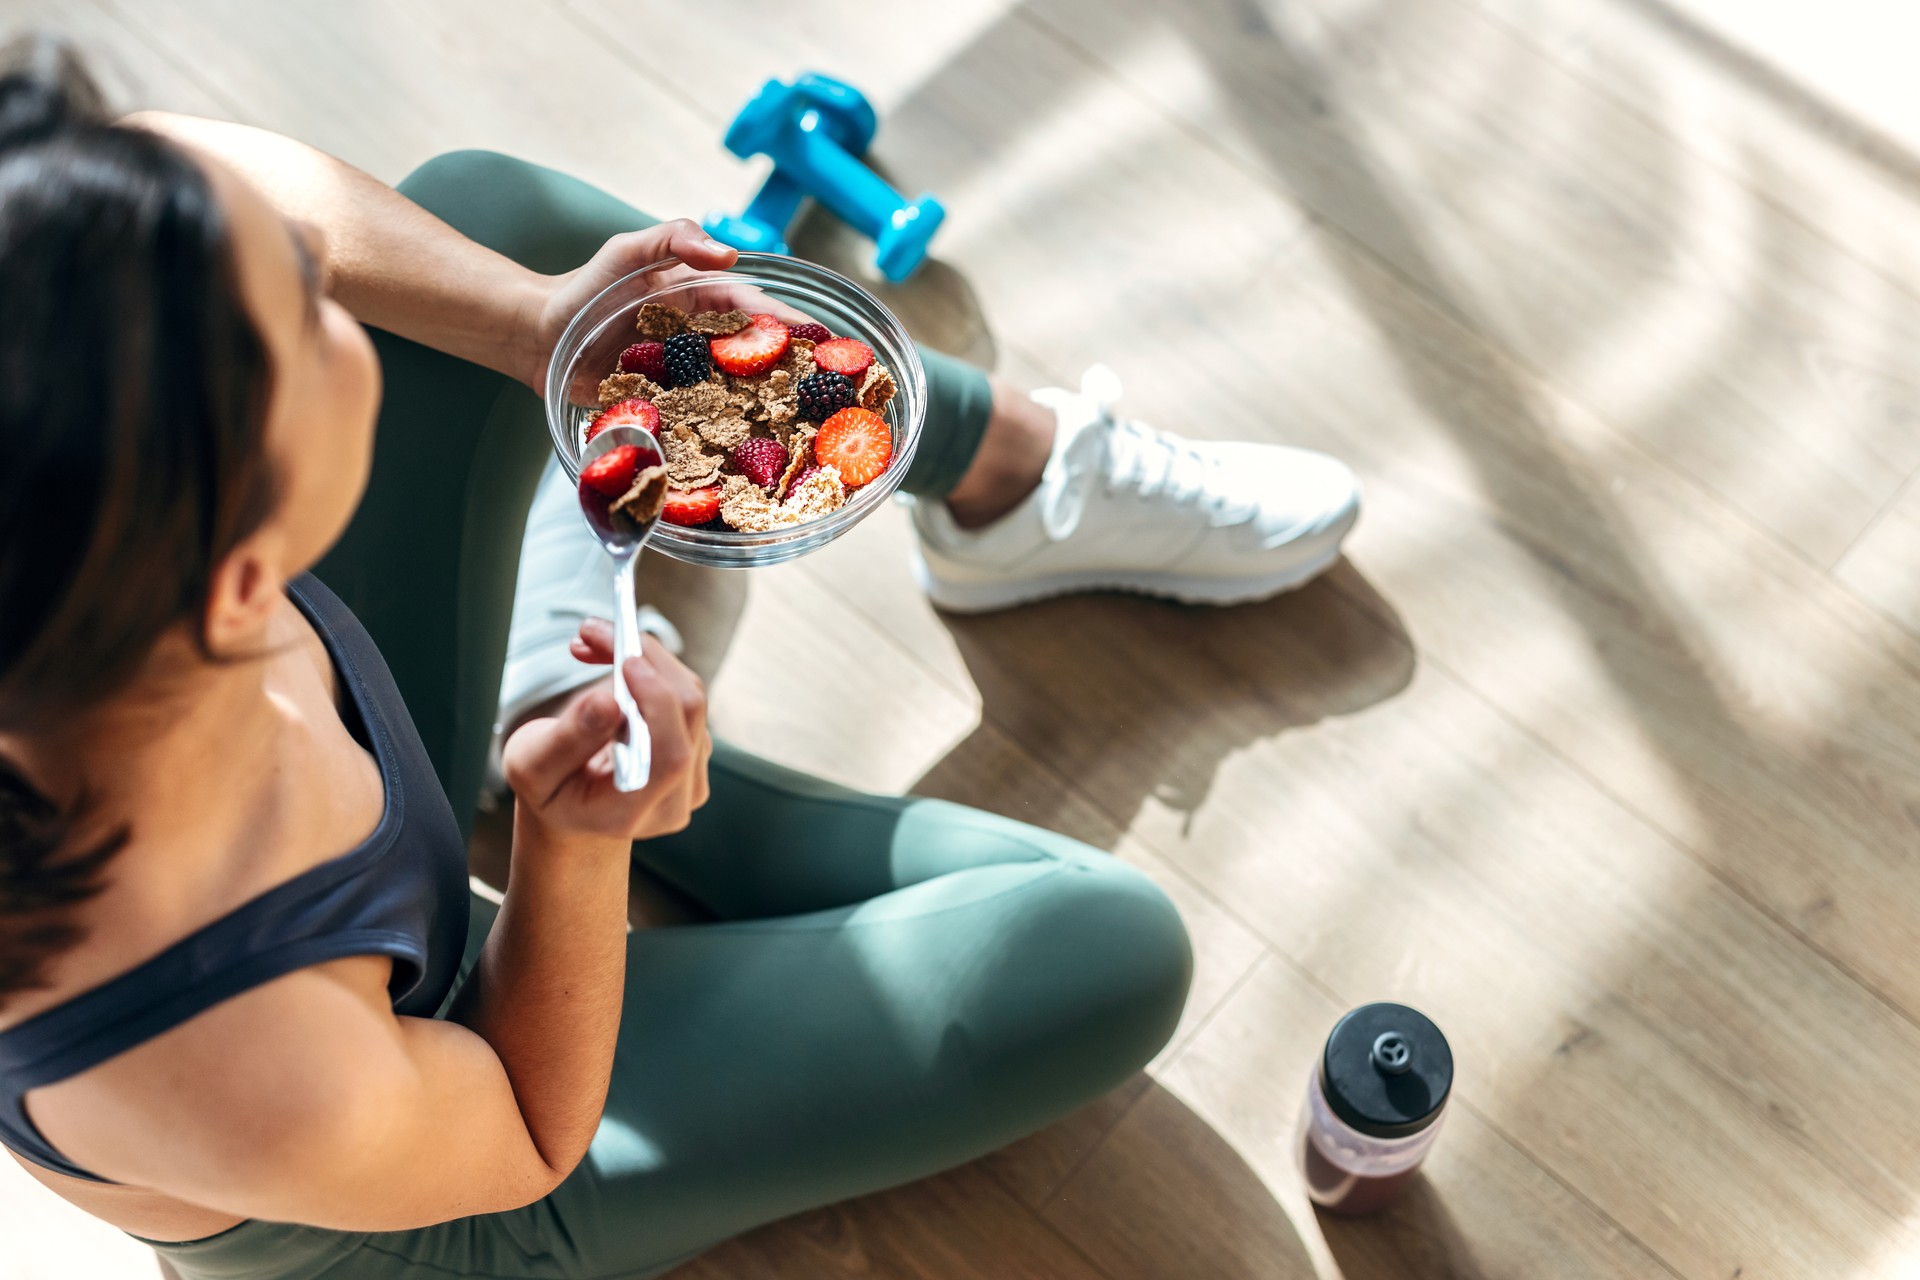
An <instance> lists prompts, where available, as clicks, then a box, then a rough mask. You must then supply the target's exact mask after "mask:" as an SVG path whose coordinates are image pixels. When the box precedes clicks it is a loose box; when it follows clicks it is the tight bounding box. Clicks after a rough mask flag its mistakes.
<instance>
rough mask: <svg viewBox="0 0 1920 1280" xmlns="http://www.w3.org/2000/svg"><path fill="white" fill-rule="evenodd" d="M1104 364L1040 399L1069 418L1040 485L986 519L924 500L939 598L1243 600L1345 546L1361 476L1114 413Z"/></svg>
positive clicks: (965, 603)
mask: <svg viewBox="0 0 1920 1280" xmlns="http://www.w3.org/2000/svg"><path fill="white" fill-rule="evenodd" d="M1119 396H1120V381H1119V379H1118V378H1116V377H1114V375H1113V373H1112V372H1111V371H1110V370H1109V369H1107V368H1106V367H1105V366H1104V365H1095V366H1094V367H1093V368H1091V369H1089V370H1087V372H1086V374H1085V375H1084V376H1083V377H1082V379H1081V382H1080V390H1079V391H1078V392H1072V391H1067V390H1064V389H1062V388H1059V387H1051V388H1048V389H1046V390H1043V391H1036V392H1034V393H1033V398H1034V399H1035V400H1036V401H1038V402H1039V403H1041V404H1044V405H1047V406H1049V407H1050V408H1052V409H1053V410H1054V412H1055V414H1056V415H1057V416H1058V419H1059V427H1058V430H1057V432H1056V434H1055V436H1054V441H1053V456H1052V457H1051V458H1050V459H1048V461H1047V467H1046V470H1045V471H1044V472H1043V473H1041V477H1040V486H1039V488H1037V489H1035V490H1034V492H1033V493H1032V494H1031V495H1030V496H1029V497H1028V498H1027V499H1026V500H1025V501H1024V502H1022V503H1021V504H1020V505H1019V506H1017V507H1015V508H1014V509H1013V510H1012V511H1010V512H1008V513H1007V514H1006V515H1004V516H1002V517H1001V518H1000V519H998V520H995V521H994V522H993V523H992V524H989V525H986V526H985V527H983V528H980V529H972V530H968V529H962V528H961V527H960V526H959V525H958V524H956V523H954V519H953V516H952V515H951V513H949V512H948V510H947V504H946V503H944V502H939V501H935V500H931V499H924V500H920V501H916V502H915V503H914V506H913V523H914V527H915V528H916V529H917V530H918V532H919V535H920V536H919V538H918V540H917V541H918V546H917V547H916V548H915V551H916V554H915V557H914V569H915V572H916V573H917V574H918V576H919V579H920V585H921V586H922V587H923V588H924V589H925V590H926V593H927V594H928V595H929V596H930V597H932V599H933V602H934V604H936V605H938V606H939V607H940V608H942V609H947V610H950V611H953V612H957V613H979V612H985V611H986V610H989V609H1002V608H1005V607H1007V606H1008V605H1014V604H1019V603H1021V602H1023V601H1027V600H1039V599H1042V598H1044V597H1047V596H1056V595H1063V594H1065V593H1067V592H1070V591H1101V590H1112V591H1137V592H1142V593H1144V594H1147V595H1156V596H1170V597H1172V598H1173V599H1175V600H1182V601H1185V602H1187V603H1189V604H1234V603H1238V602H1241V601H1246V600H1258V599H1261V598H1263V597H1265V596H1270V595H1274V594H1276V593H1278V592H1281V591H1286V590H1289V589H1291V588H1293V587H1298V586H1301V585H1302V584H1304V583H1305V582H1307V580H1308V579H1310V578H1312V577H1314V576H1315V575H1316V574H1318V573H1320V572H1321V571H1322V570H1324V569H1326V568H1327V567H1328V566H1329V565H1331V564H1332V563H1333V562H1334V561H1335V560H1336V559H1338V558H1339V556H1340V543H1341V540H1342V539H1344V538H1345V537H1346V536H1347V532H1348V530H1350V529H1352V528H1353V525H1354V521H1355V520H1357V519H1358V518H1359V515H1360V482H1359V480H1358V479H1357V478H1355V476H1354V474H1353V472H1352V471H1350V470H1348V469H1347V467H1346V464H1344V463H1342V462H1340V461H1339V460H1338V459H1335V458H1330V457H1328V456H1327V455H1326V454H1324V453H1315V452H1313V451H1312V450H1309V449H1293V448H1288V447H1286V446H1283V445H1272V444H1228V443H1214V442H1212V441H1200V440H1187V439H1184V438H1182V437H1180V436H1177V435H1174V434H1172V433H1171V432H1167V431H1156V430H1154V429H1153V428H1152V427H1148V426H1146V425H1144V424H1142V423H1138V422H1129V421H1127V420H1126V419H1124V418H1116V417H1115V416H1114V415H1113V410H1112V404H1113V402H1114V401H1115V400H1117V399H1119Z"/></svg>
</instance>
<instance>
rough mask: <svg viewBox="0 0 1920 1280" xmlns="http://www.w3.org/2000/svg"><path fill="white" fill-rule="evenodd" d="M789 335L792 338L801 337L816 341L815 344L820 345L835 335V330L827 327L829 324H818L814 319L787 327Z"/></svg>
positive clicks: (812, 341) (808, 340)
mask: <svg viewBox="0 0 1920 1280" xmlns="http://www.w3.org/2000/svg"><path fill="white" fill-rule="evenodd" d="M787 336H788V337H790V338H799V339H802V340H803V341H806V342H811V343H814V344H815V345H818V344H820V343H822V342H825V341H826V340H827V339H828V338H831V337H832V336H833V330H831V329H829V328H827V326H825V325H823V324H816V323H814V322H813V321H811V320H809V321H808V322H807V323H805V324H796V325H791V326H789V327H788V329H787Z"/></svg>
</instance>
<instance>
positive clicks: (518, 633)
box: [486, 458, 681, 791]
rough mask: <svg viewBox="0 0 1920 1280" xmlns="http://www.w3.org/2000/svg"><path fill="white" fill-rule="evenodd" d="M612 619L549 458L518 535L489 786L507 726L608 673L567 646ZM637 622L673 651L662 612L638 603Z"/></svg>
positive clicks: (609, 565)
mask: <svg viewBox="0 0 1920 1280" xmlns="http://www.w3.org/2000/svg"><path fill="white" fill-rule="evenodd" d="M612 616H613V562H612V561H611V560H609V559H607V553H606V552H605V551H604V550H603V549H602V548H601V546H600V544H599V543H598V542H596V541H594V537H593V534H592V533H590V532H588V530H587V522H586V521H585V520H582V519H581V518H580V498H579V494H578V493H577V492H576V491H575V490H574V487H573V484H572V483H571V482H570V481H569V480H568V479H567V473H566V472H565V471H563V470H562V469H561V467H560V461H559V459H557V458H549V459H547V469H546V470H545V471H543V472H541V474H540V485H539V487H538V488H537V489H535V490H534V495H533V506H532V507H531V508H530V509H529V510H528V511H527V531H526V534H525V535H524V536H523V537H522V538H521V540H520V571H519V575H518V577H517V578H516V579H515V581H514V589H513V623H512V625H511V626H510V628H509V629H508V632H507V665H506V669H505V670H504V671H502V672H501V673H500V709H499V711H498V713H497V714H496V715H495V718H494V726H493V750H492V752H491V753H490V755H489V757H488V760H487V781H486V787H487V789H488V790H490V791H498V790H500V789H502V788H504V787H505V785H506V780H505V778H503V777H502V776H501V774H500V747H501V744H502V743H503V741H504V740H505V737H506V731H507V730H508V729H509V728H511V727H513V726H515V725H517V724H519V722H520V721H521V720H522V719H523V718H524V717H525V716H526V714H527V713H528V712H529V711H531V710H533V708H535V707H537V706H539V705H540V704H541V703H543V702H545V701H547V700H548V699H549V698H555V697H558V696H560V695H561V694H563V693H570V692H572V691H573V690H575V689H578V688H579V687H580V686H582V685H586V684H592V683H593V682H594V681H595V680H598V679H599V678H600V677H602V676H604V675H605V674H606V673H607V669H606V668H605V667H595V666H589V665H588V664H586V663H584V662H581V661H580V660H579V659H578V658H575V657H574V656H573V654H572V653H570V652H569V651H568V645H569V644H571V643H572V641H573V637H574V636H575V635H576V634H578V633H579V630H580V624H581V623H582V622H584V621H586V620H587V619H588V618H611V617H612ZM639 619H640V630H641V631H643V632H649V631H650V632H652V633H653V634H654V635H656V636H658V637H660V642H661V643H662V644H664V645H666V646H667V648H669V649H671V650H672V651H673V652H675V653H679V652H680V650H681V640H680V632H679V631H678V630H677V629H676V628H675V627H674V625H673V623H672V622H670V621H668V620H667V617H666V615H665V614H663V613H661V612H660V611H659V610H658V609H656V608H654V607H653V606H652V605H650V604H643V605H641V606H640V611H639Z"/></svg>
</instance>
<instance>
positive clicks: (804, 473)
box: [787, 462, 820, 498]
mask: <svg viewBox="0 0 1920 1280" xmlns="http://www.w3.org/2000/svg"><path fill="white" fill-rule="evenodd" d="M819 470H820V464H819V463H817V462H809V463H808V464H807V465H806V466H804V467H802V468H801V469H800V474H799V475H797V476H795V477H794V478H793V483H792V484H790V485H788V486H787V496H788V497H789V498H791V497H792V496H793V495H794V494H796V493H798V492H800V486H801V485H803V484H805V483H806V482H807V481H808V480H811V479H812V478H813V477H814V475H815V474H816V473H817V472H818V471H819Z"/></svg>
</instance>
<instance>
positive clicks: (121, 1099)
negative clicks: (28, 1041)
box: [31, 642, 711, 1231]
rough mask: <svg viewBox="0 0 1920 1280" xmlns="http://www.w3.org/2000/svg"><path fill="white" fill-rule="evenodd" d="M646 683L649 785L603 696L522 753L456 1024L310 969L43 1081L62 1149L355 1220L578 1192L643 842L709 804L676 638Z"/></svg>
mask: <svg viewBox="0 0 1920 1280" xmlns="http://www.w3.org/2000/svg"><path fill="white" fill-rule="evenodd" d="M627 675H628V679H629V684H630V687H631V688H632V689H633V692H634V695H635V699H636V701H637V702H638V703H639V704H640V707H641V711H642V713H643V714H644V715H645V716H646V719H647V722H648V725H649V727H650V728H651V730H652V733H653V742H654V765H653V781H652V782H650V783H649V785H648V787H647V788H645V789H643V790H642V791H639V792H636V793H633V794H632V795H622V794H621V793H619V792H617V791H616V790H615V789H614V788H613V780H612V769H611V760H610V758H609V756H610V752H609V750H608V747H607V744H608V743H609V741H610V739H611V736H612V734H613V732H614V730H615V728H616V727H617V726H618V724H619V715H618V711H617V708H616V707H615V704H614V702H613V696H612V693H611V691H610V690H608V689H605V688H596V689H594V690H592V691H590V692H588V693H586V694H584V695H582V696H581V697H580V698H579V699H578V700H577V701H576V702H575V703H574V704H573V705H572V706H571V707H570V708H569V709H568V710H567V711H566V712H565V713H563V714H562V715H561V716H559V717H555V718H552V719H546V720H538V721H533V722H530V723H529V724H527V725H525V726H523V727H522V728H521V729H520V730H519V731H518V732H517V733H516V734H515V735H514V737H513V738H512V739H511V740H510V741H509V743H508V747H507V761H506V764H507V774H508V778H509V780H510V781H511V782H512V783H513V784H514V787H515V790H516V793H517V794H518V797H519V801H518V805H517V814H518V817H517V819H516V827H517V831H516V835H517V839H516V846H515V853H514V866H513V871H512V876H511V879H510V881H509V883H508V889H507V905H506V906H505V907H504V908H503V909H502V911H501V914H500V916H499V918H498V920H497V921H496V922H495V924H494V927H493V930H492V932H491V933H490V934H489V936H488V940H487V945H486V949H485V950H484V952H483V953H482V957H481V960H480V964H479V967H478V969H477V970H476V971H475V973H474V975H473V977H472V978H471V979H470V980H469V982H468V984H467V985H466V987H464V988H463V989H462V991H461V995H460V998H459V1000H458V1001H457V1002H456V1005H455V1009H454V1011H453V1016H452V1018H450V1019H449V1020H448V1021H445V1022H439V1021H433V1020H430V1019H422V1018H396V1017H394V1015H393V1013H392V1010H391V1007H390V1006H389V1005H388V1003H387V994H386V985H385V975H386V971H387V962H385V961H384V960H380V959H377V958H354V959H348V960H342V961H336V962H333V963H331V964H327V965H320V966H316V967H314V968H311V969H306V970H302V971H300V972H297V973H294V974H291V975H289V976H288V977H286V978H282V979H280V980H279V981H277V982H274V983H271V984H268V985H267V986H263V987H260V988H256V989H255V990H253V991H250V992H247V993H245V994H243V995H241V996H238V997H235V998H234V999H232V1000H229V1001H226V1002H224V1003H222V1004H220V1005H216V1006H215V1007H214V1008H212V1009H210V1010H208V1011H207V1012H206V1013H204V1014H201V1015H200V1016H199V1017H197V1018H195V1019H193V1020H192V1021H190V1022H188V1023H185V1024H183V1025H182V1026H181V1027H178V1028H176V1029H175V1030H173V1031H171V1032H168V1033H167V1034H165V1035H163V1036H161V1037H159V1038H157V1039H155V1040H152V1041H149V1042H148V1043H147V1044H145V1045H142V1046H140V1047H139V1048H137V1049H134V1050H132V1051H130V1052H128V1053H126V1054H123V1055H121V1056H120V1057H117V1058H115V1059H112V1060H111V1061H109V1062H107V1063H105V1064H103V1065H102V1066H100V1067H97V1068H95V1069H94V1070H93V1071H90V1072H88V1073H86V1074H85V1075H82V1076H79V1077H76V1078H75V1079H73V1080H70V1081H66V1082H63V1083H61V1084H59V1085H55V1086H52V1087H50V1088H48V1089H45V1090H41V1091H37V1092H36V1093H35V1094H34V1095H33V1098H32V1099H31V1103H32V1113H33V1117H34V1119H35V1121H36V1122H37V1123H38V1124H39V1125H40V1126H41V1128H42V1129H43V1130H44V1131H45V1132H46V1133H47V1136H48V1138H49V1139H50V1140H51V1141H52V1142H54V1143H55V1144H56V1145H57V1146H58V1147H59V1148H60V1149H61V1150H62V1151H64V1152H66V1153H67V1154H68V1155H69V1156H71V1157H72V1158H73V1159H75V1160H76V1161H77V1162H78V1163H80V1164H81V1165H82V1166H83V1167H86V1168H89V1169H92V1170H94V1171H95V1172H97V1173H100V1174H101V1175H103V1176H106V1177H109V1178H112V1179H114V1180H115V1181H119V1182H124V1183H128V1184H130V1185H134V1186H139V1187H145V1188H150V1189H152V1190H155V1191H159V1192H162V1193H164V1194H166V1195H169V1196H172V1197H174V1198H176V1199H179V1200H183V1201H186V1202H188V1203H191V1204H196V1205H200V1206H203V1207H205V1208H207V1209H212V1210H218V1211H222V1212H226V1213H231V1214H234V1215H237V1216H240V1217H248V1218H267V1219H271V1220H274V1221H282V1222H297V1223H302V1224H306V1225H310V1226H318V1227H329V1228H334V1229H338V1230H349V1231H386V1230H400V1229H405V1228H409V1227H417V1226H424V1225H427V1224H431V1223H435V1222H442V1221H446V1220H448V1219H451V1218H457V1217H465V1216H468V1215H470V1214H476V1213H490V1212H497V1211H501V1210H505V1209H510V1208H515V1207H518V1206H520V1205H524V1204H528V1203H530V1202H532V1201H534V1200H537V1199H539V1198H540V1197H541V1196H543V1195H545V1194H546V1193H547V1192H549V1191H551V1190H552V1189H553V1188H554V1187H555V1186H557V1185H559V1183H560V1181H561V1180H563V1179H564V1178H565V1177H566V1176H567V1175H568V1174H569V1173H570V1172H571V1171H572V1170H573V1168H574V1167H575V1166H576V1165H577V1164H578V1163H579V1161H580V1160H581V1158H582V1157H583V1156H584V1155H585V1154H586V1150H587V1146H588V1144H589V1143H590V1142H591V1141H592V1138H593V1133H594V1130H595V1128H596V1126H597V1125H598V1123H599V1118H600V1112H601V1109H602V1107H603V1106H604V1105H605V1101H606V1090H607V1083H608V1080H609V1078H610V1075H611V1072H612V1065H613V1050H614V1042H615V1039H616V1037H617V1035H618V1032H619V1026H620V1003H621V997H622V994H623V987H624V981H625V972H626V968H625V961H626V946H625V939H626V880H627V874H628V867H629V858H630V842H631V840H632V839H633V838H634V837H637V836H643V835H650V834H659V833H661V832H665V831H672V830H678V829H680V828H681V827H684V826H685V824H686V821H687V818H688V816H689V815H690V814H691V812H692V811H693V809H695V808H697V807H698V806H699V805H700V804H702V803H704V802H705V799H706V794H707V787H706V763H707V757H708V753H709V752H710V750H711V743H710V741H709V739H708V737H707V733H706V711H705V701H704V693H703V691H702V690H701V688H700V685H699V681H698V680H697V679H696V678H695V677H694V676H693V675H692V673H691V672H688V671H687V670H686V669H685V668H684V667H681V666H680V665H679V664H678V663H677V662H676V661H675V660H674V659H673V658H672V656H671V655H669V654H667V653H666V652H665V650H664V649H661V648H660V647H659V646H658V644H657V642H655V643H650V644H649V645H648V648H647V651H646V654H645V656H644V658H642V659H635V660H633V661H632V662H630V663H629V665H628V670H627Z"/></svg>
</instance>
